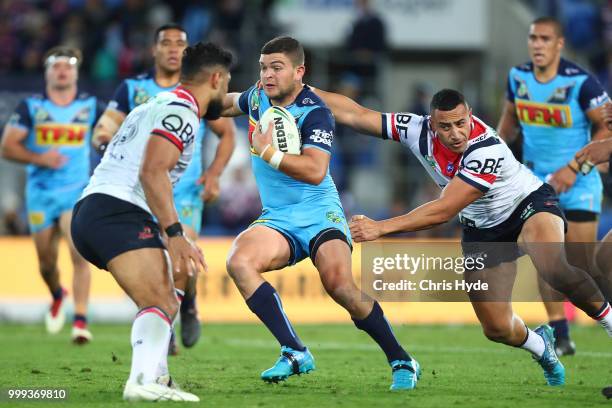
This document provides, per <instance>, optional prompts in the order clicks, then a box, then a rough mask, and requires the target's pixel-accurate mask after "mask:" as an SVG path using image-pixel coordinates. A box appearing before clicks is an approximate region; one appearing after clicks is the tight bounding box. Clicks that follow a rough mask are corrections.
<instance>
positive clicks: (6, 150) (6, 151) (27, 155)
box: [0, 143, 42, 166]
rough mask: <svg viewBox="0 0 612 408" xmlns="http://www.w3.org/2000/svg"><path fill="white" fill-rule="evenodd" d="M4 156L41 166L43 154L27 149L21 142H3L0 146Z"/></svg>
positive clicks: (15, 160)
mask: <svg viewBox="0 0 612 408" xmlns="http://www.w3.org/2000/svg"><path fill="white" fill-rule="evenodd" d="M0 152H1V153H2V157H3V158H5V159H7V160H11V161H14V162H18V163H24V164H34V165H37V166H40V165H41V164H42V163H41V155H40V154H38V153H34V152H33V151H31V150H28V149H26V148H25V147H24V146H23V145H22V144H21V143H11V144H8V143H3V144H2V146H1V147H0Z"/></svg>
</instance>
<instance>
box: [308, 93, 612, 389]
mask: <svg viewBox="0 0 612 408" xmlns="http://www.w3.org/2000/svg"><path fill="white" fill-rule="evenodd" d="M315 93H317V94H318V95H319V96H321V97H322V98H323V100H324V101H325V102H326V103H327V105H328V106H329V107H330V109H331V110H332V112H333V113H334V116H335V117H336V120H337V121H338V123H341V124H343V125H346V126H349V127H351V128H353V129H355V130H356V131H358V132H361V133H365V134H370V135H375V136H379V137H382V138H383V139H389V140H393V141H396V142H399V143H402V144H403V145H405V146H407V147H408V148H409V149H410V150H411V151H412V153H413V154H414V155H415V157H416V158H417V159H418V160H419V161H420V162H421V164H422V165H423V167H425V169H426V171H427V173H428V174H429V175H430V176H431V177H432V178H433V179H434V181H435V182H436V184H438V185H439V186H440V187H441V188H442V189H443V191H442V194H441V195H440V198H439V199H437V200H434V201H431V202H428V203H426V204H424V205H422V206H420V207H418V208H416V209H415V210H413V211H411V212H409V213H408V214H406V215H402V216H399V217H395V218H391V219H388V220H382V221H373V220H371V219H369V218H367V217H364V216H363V215H361V216H355V217H353V220H351V224H350V229H351V234H352V235H353V237H354V239H355V241H358V242H363V241H371V240H374V239H377V238H379V237H381V236H383V235H387V234H390V233H394V232H400V231H417V230H423V229H428V228H432V227H434V226H436V225H439V224H442V223H445V222H447V221H449V220H451V219H452V218H453V217H455V216H456V215H457V214H459V216H460V217H459V218H460V221H461V223H462V224H463V239H462V245H463V247H464V252H465V253H466V256H467V255H469V254H470V253H472V252H473V251H474V250H478V249H479V247H482V246H483V245H482V243H496V242H497V243H500V242H516V243H518V244H519V245H518V246H516V247H514V246H513V248H512V250H511V251H505V249H507V248H505V247H504V248H503V249H504V250H502V251H497V252H495V251H493V252H492V253H491V255H492V256H491V257H489V258H490V259H489V260H488V262H487V268H486V269H485V270H484V271H483V272H484V273H487V272H489V273H490V276H495V279H494V280H491V279H490V278H489V281H488V282H489V286H490V287H491V293H493V294H495V295H496V296H497V295H498V294H501V295H500V296H499V297H496V298H495V299H491V298H490V297H489V298H487V296H486V295H485V299H484V301H483V299H482V298H479V297H478V295H474V294H473V293H472V292H470V293H469V295H470V300H471V302H472V305H473V307H474V311H475V312H476V316H477V317H478V319H479V320H480V323H481V325H482V328H483V331H484V334H485V335H486V336H487V337H488V338H489V339H490V340H492V341H496V342H500V343H504V344H507V345H511V346H515V347H521V348H523V349H525V350H528V351H529V352H531V353H532V355H533V356H534V359H535V360H536V361H538V363H539V364H540V366H541V367H542V368H543V369H544V376H545V378H546V381H547V383H548V384H549V385H561V384H563V383H564V382H565V369H564V367H563V365H562V364H561V362H560V361H559V360H558V358H557V356H556V353H555V350H554V347H553V344H554V335H553V331H552V329H551V328H550V326H548V325H543V326H540V327H538V328H537V329H535V330H534V331H532V330H531V329H529V328H527V326H526V325H525V324H524V323H523V321H522V320H521V319H520V318H519V317H518V316H517V315H515V314H514V312H513V311H512V303H511V301H510V295H511V291H512V283H513V281H514V274H515V273H516V263H515V259H516V258H518V257H519V256H520V255H521V253H520V250H522V251H524V252H525V253H527V254H528V255H529V256H530V257H531V260H532V262H533V263H534V265H535V266H536V269H537V270H538V273H539V274H540V275H542V276H543V277H545V279H546V281H547V283H549V284H550V285H551V286H553V287H554V288H555V289H557V290H559V291H560V292H562V293H563V294H564V295H566V296H567V297H568V298H569V299H570V300H571V301H573V302H574V303H575V304H576V306H578V307H579V308H581V309H582V310H584V311H585V312H586V313H587V314H588V315H589V316H591V317H592V318H593V319H595V320H597V321H598V322H599V323H600V324H601V325H602V326H603V327H604V329H605V330H606V331H607V333H608V335H609V336H611V337H612V313H611V312H610V305H609V304H608V302H606V301H605V300H604V298H603V295H602V294H601V292H600V291H599V289H598V288H597V286H596V284H595V282H593V280H592V279H591V277H590V276H589V275H587V274H586V272H584V271H582V270H580V269H578V268H576V267H574V266H571V265H569V264H568V263H567V261H566V260H565V250H564V247H563V245H562V243H563V241H564V227H565V220H564V218H563V213H562V212H561V209H560V208H559V207H558V205H557V202H558V201H557V198H556V197H555V193H554V190H553V189H552V187H550V186H549V185H547V184H544V183H542V182H541V181H540V180H538V179H537V178H536V177H535V176H534V175H533V174H532V173H531V172H530V171H529V170H528V169H527V168H526V167H525V166H523V165H522V164H520V163H519V162H518V161H516V159H515V158H514V156H513V155H512V153H511V152H510V149H508V147H507V146H506V144H505V143H503V141H501V140H500V139H499V138H498V137H497V136H496V133H495V131H494V130H493V129H491V128H490V127H488V126H487V125H486V124H484V123H483V122H482V121H481V120H480V119H478V118H476V117H475V116H473V115H472V112H471V109H470V108H469V106H468V104H467V103H466V101H465V99H464V98H463V95H461V94H460V93H459V92H457V91H454V90H449V89H445V90H442V91H440V92H438V93H437V94H436V95H434V97H433V98H432V101H431V116H419V115H414V114H410V113H401V114H399V113H397V114H396V113H384V114H381V113H380V112H376V111H372V110H369V109H367V108H364V107H362V106H360V105H359V104H357V103H356V102H354V101H352V100H351V99H349V98H347V97H344V96H342V95H338V94H333V93H329V92H324V91H320V90H315ZM559 243H561V245H559ZM479 244H480V245H479ZM538 244H540V245H538ZM542 244H543V245H542ZM493 245H495V244H493ZM488 249H490V248H488ZM519 249H520V250H519ZM479 277H481V275H479V274H478V273H476V272H470V273H469V274H468V273H467V272H466V279H468V278H469V279H476V278H479ZM508 277H511V279H507V278H508ZM491 300H493V301H491ZM500 300H502V301H500Z"/></svg>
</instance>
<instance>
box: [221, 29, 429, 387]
mask: <svg viewBox="0 0 612 408" xmlns="http://www.w3.org/2000/svg"><path fill="white" fill-rule="evenodd" d="M259 65H260V81H261V86H262V89H258V88H257V87H252V88H251V89H249V90H248V91H246V92H243V93H241V94H238V93H234V94H229V95H228V96H227V98H226V102H225V104H224V105H225V106H224V107H225V111H224V113H223V114H224V115H227V116H237V115H242V114H248V115H249V138H250V141H251V147H252V154H251V158H252V165H253V172H254V173H255V178H256V180H257V185H258V188H259V192H260V195H261V201H262V203H263V207H264V208H263V213H262V214H261V217H260V218H259V219H258V220H256V221H255V222H254V223H253V224H252V225H251V226H250V227H249V228H248V229H247V230H246V231H244V232H242V233H241V234H240V235H239V236H238V237H237V238H236V240H235V241H234V243H233V246H232V249H231V251H230V254H229V257H228V259H227V268H228V272H229V274H230V276H231V277H232V278H233V280H234V283H235V284H236V286H237V287H238V290H239V291H240V293H241V294H242V296H243V297H244V299H245V300H246V303H247V305H248V307H249V308H250V309H251V311H253V313H255V314H256V315H257V317H259V319H260V320H261V321H262V322H263V323H264V324H265V325H266V327H267V328H268V330H270V332H272V334H273V335H274V337H276V339H277V340H278V342H279V343H280V345H281V356H280V358H279V359H278V361H277V362H276V363H275V364H274V366H273V367H271V368H270V369H268V370H265V371H264V372H263V373H262V374H261V378H262V379H263V380H264V381H272V382H276V381H282V380H285V379H286V378H287V377H289V376H291V375H293V374H301V373H306V372H309V371H311V370H313V369H314V368H315V364H314V358H313V356H312V354H311V353H310V350H308V348H306V346H305V345H304V344H303V343H302V341H301V340H300V338H299V337H298V336H297V334H296V333H295V330H294V329H293V326H292V325H291V323H290V322H289V319H288V318H287V316H286V315H285V312H284V311H283V306H282V304H281V301H280V297H279V296H278V293H277V292H276V290H275V289H274V287H272V285H270V283H268V282H267V281H266V280H265V279H264V278H263V276H262V274H263V273H264V272H267V271H271V270H276V269H282V268H284V267H285V266H288V265H293V264H295V263H297V262H299V261H301V260H302V259H304V258H307V257H310V259H311V260H312V262H313V264H314V265H315V267H316V268H317V270H318V271H319V274H320V277H321V282H322V283H323V286H324V287H325V290H326V291H327V293H328V294H329V295H330V296H331V297H332V298H333V299H334V300H335V301H336V302H337V303H339V304H340V305H341V306H342V307H344V308H345V309H346V310H347V311H348V312H349V314H350V316H351V318H352V319H353V322H354V323H355V325H356V326H357V328H359V329H361V330H364V331H365V332H367V333H368V334H369V335H370V336H371V337H372V338H373V339H374V340H375V341H376V342H377V343H378V344H379V346H380V347H381V348H382V350H383V351H384V352H385V355H386V357H387V360H388V362H389V364H390V365H391V368H392V373H393V383H392V385H391V389H393V390H399V389H411V388H414V387H415V386H416V382H417V375H418V371H419V366H418V363H417V362H416V360H414V359H412V358H411V357H410V356H409V355H408V353H406V351H404V349H403V348H402V346H401V345H400V344H399V343H398V341H397V339H396V338H395V335H394V334H393V331H392V330H391V326H390V325H389V323H388V322H387V320H386V319H385V316H384V314H383V311H382V309H381V307H380V305H379V304H378V303H377V302H373V301H371V300H368V301H363V300H362V299H363V298H364V295H363V294H362V292H361V291H360V290H359V289H358V288H357V286H356V285H355V283H354V281H353V277H352V274H351V237H350V233H349V229H348V225H347V222H346V220H345V218H344V211H343V209H342V206H341V204H340V198H339V197H338V191H337V190H336V186H335V185H334V182H333V180H332V178H331V176H330V174H329V160H330V151H331V145H332V141H333V132H334V120H333V118H332V116H331V114H330V111H329V109H328V108H327V107H326V106H325V104H324V103H323V102H322V101H321V100H320V99H319V98H318V97H317V96H316V95H315V94H314V93H313V92H312V91H311V90H310V89H309V88H308V87H306V86H304V84H303V83H302V77H303V76H304V72H305V67H304V50H303V48H302V46H301V45H300V43H299V42H298V41H296V40H295V39H293V38H290V37H279V38H275V39H273V40H271V41H269V42H268V43H267V44H265V45H264V46H263V48H262V50H261V57H260V59H259ZM272 105H278V106H282V107H285V108H286V109H287V110H288V111H289V112H290V113H291V114H292V115H293V116H294V118H295V119H296V120H297V127H298V128H299V129H300V133H301V137H302V151H301V154H300V155H295V154H283V153H281V152H280V151H277V150H276V149H275V148H274V147H272V146H271V143H272V137H271V136H272V126H270V127H269V129H268V131H267V132H266V133H265V134H262V133H261V132H260V131H259V126H257V121H258V120H259V119H260V117H261V115H263V113H264V112H265V111H266V110H267V109H268V108H269V107H270V106H272ZM262 125H263V126H268V124H262Z"/></svg>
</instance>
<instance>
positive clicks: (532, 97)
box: [507, 58, 609, 178]
mask: <svg viewBox="0 0 612 408" xmlns="http://www.w3.org/2000/svg"><path fill="white" fill-rule="evenodd" d="M507 99H508V101H509V102H511V103H514V105H515V107H516V114H517V117H518V120H519V122H520V125H521V129H522V133H523V140H524V142H523V161H524V162H525V164H526V165H527V166H528V167H529V168H531V169H532V170H533V171H534V172H535V173H536V175H538V176H539V177H543V176H546V175H548V174H551V173H554V172H555V171H557V170H558V169H560V168H561V167H563V166H565V165H566V164H567V163H568V162H569V161H570V160H571V159H572V158H573V157H574V155H575V154H576V152H577V151H578V150H580V149H581V148H582V147H583V146H585V145H586V144H587V143H589V141H590V140H591V123H590V121H589V119H588V117H587V116H586V113H587V112H588V111H589V110H591V109H594V108H597V107H599V106H601V105H603V104H604V103H605V102H606V101H608V100H609V98H608V95H607V93H606V92H605V91H604V89H603V87H602V86H601V85H600V84H599V83H598V82H597V80H596V79H595V78H594V77H593V76H592V75H590V74H589V73H588V72H586V71H585V70H584V69H582V68H580V67H579V66H578V65H576V64H574V63H572V62H570V61H567V60H565V59H563V58H562V59H561V62H560V64H559V70H558V72H557V76H555V77H554V78H553V79H552V80H550V81H548V82H546V83H541V82H539V81H538V80H537V79H536V78H535V75H534V73H533V64H532V63H526V64H523V65H519V66H516V67H514V68H512V69H511V70H510V73H509V75H508V89H507ZM593 176H596V174H595V172H593ZM597 178H599V177H597Z"/></svg>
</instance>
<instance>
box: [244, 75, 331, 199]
mask: <svg viewBox="0 0 612 408" xmlns="http://www.w3.org/2000/svg"><path fill="white" fill-rule="evenodd" d="M238 105H239V108H240V110H241V111H242V112H244V113H246V114H248V115H249V140H251V135H252V134H253V130H254V129H255V125H256V123H257V121H258V120H259V117H260V115H263V113H264V112H265V111H266V110H267V109H268V108H269V107H270V106H271V104H270V100H269V99H268V97H267V96H266V94H265V93H264V91H263V90H261V89H257V88H256V87H251V88H250V89H249V90H247V91H245V92H243V93H242V94H241V95H240V99H239V100H238ZM285 108H286V109H287V110H288V111H289V112H291V114H292V115H293V117H294V118H295V119H296V120H297V127H298V130H299V131H300V136H301V139H302V149H305V148H316V149H320V150H323V151H324V152H327V153H330V154H331V147H332V141H333V137H334V122H333V118H332V115H331V112H330V111H329V109H328V108H327V106H326V105H325V103H324V102H323V101H322V100H321V99H320V98H319V97H318V96H316V95H315V94H314V93H313V92H312V91H311V90H310V89H309V88H308V87H306V86H304V88H303V89H302V91H301V92H300V94H299V95H298V96H297V98H295V101H294V102H293V103H292V104H291V105H289V106H285ZM251 159H252V160H251V161H252V166H253V173H254V174H255V180H256V181H257V187H258V188H259V194H260V196H261V201H262V204H263V207H264V211H265V210H269V209H282V208H285V207H288V206H293V205H304V206H308V207H310V206H312V205H313V204H316V205H323V204H325V203H328V202H329V203H337V204H339V203H340V199H339V197H338V191H337V190H336V185H335V184H334V181H333V180H332V178H331V175H330V174H329V168H328V170H327V174H326V175H325V178H324V179H323V181H322V182H321V183H320V184H319V185H316V186H314V185H312V184H308V183H305V182H303V181H299V180H296V179H294V178H293V177H291V176H288V175H286V174H285V173H283V172H281V171H279V170H275V169H274V168H272V167H271V166H270V165H269V164H268V163H266V162H265V161H264V160H262V159H261V158H260V157H259V156H258V155H257V154H255V153H252V154H251Z"/></svg>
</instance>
